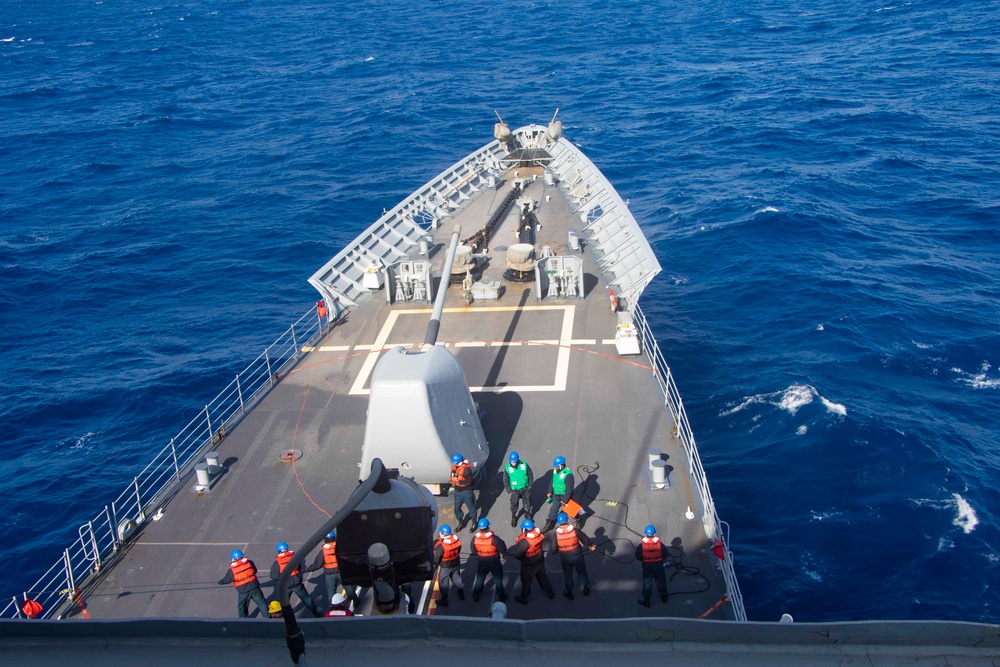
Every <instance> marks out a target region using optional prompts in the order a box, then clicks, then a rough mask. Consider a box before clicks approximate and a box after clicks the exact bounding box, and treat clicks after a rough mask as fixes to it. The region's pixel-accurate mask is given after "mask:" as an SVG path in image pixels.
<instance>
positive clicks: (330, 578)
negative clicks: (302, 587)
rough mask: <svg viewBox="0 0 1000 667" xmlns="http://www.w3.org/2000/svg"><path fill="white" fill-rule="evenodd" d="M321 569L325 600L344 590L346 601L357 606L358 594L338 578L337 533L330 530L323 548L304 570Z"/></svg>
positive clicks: (352, 587) (353, 588)
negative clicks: (324, 583) (324, 586)
mask: <svg viewBox="0 0 1000 667" xmlns="http://www.w3.org/2000/svg"><path fill="white" fill-rule="evenodd" d="M320 568H322V569H323V579H324V581H325V582H326V599H327V600H330V599H332V598H333V596H334V595H336V594H337V593H340V589H341V588H343V589H344V593H346V599H347V600H348V601H349V602H350V603H352V604H354V606H357V604H358V593H357V589H356V588H355V587H354V586H344V581H343V579H341V577H340V564H339V563H337V533H336V531H333V530H331V531H330V532H329V533H327V534H326V537H324V538H323V548H322V549H320V550H319V551H318V552H317V553H316V558H314V559H313V562H312V564H311V565H310V566H309V568H308V569H306V572H315V571H316V570H319V569H320Z"/></svg>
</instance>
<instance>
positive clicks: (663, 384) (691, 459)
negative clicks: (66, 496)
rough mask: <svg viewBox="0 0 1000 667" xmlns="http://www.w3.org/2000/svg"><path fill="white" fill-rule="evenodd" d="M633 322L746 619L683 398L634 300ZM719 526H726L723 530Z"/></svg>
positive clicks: (736, 605) (738, 612)
mask: <svg viewBox="0 0 1000 667" xmlns="http://www.w3.org/2000/svg"><path fill="white" fill-rule="evenodd" d="M632 315H633V323H634V324H635V326H636V328H637V329H638V331H639V335H640V336H641V337H642V338H641V341H642V349H643V351H644V352H645V354H646V357H647V358H648V359H649V361H650V363H651V364H652V366H653V369H654V374H655V376H656V381H657V383H658V384H659V385H660V391H662V392H663V397H664V399H663V400H664V404H665V405H666V407H667V409H668V410H670V414H671V416H672V417H673V419H674V429H675V431H674V433H675V435H676V437H677V439H678V440H679V441H680V444H681V447H682V448H683V449H684V452H685V453H686V454H687V461H688V475H689V476H690V477H691V479H692V481H693V482H694V486H695V488H696V489H697V492H698V496H699V499H700V500H701V505H702V508H703V510H704V516H703V517H702V522H703V523H704V525H705V533H706V535H707V536H708V537H709V539H711V540H721V541H722V543H723V545H724V549H725V556H726V557H725V558H723V559H722V560H721V562H720V565H721V567H722V576H723V578H724V579H725V581H726V592H727V595H728V601H729V603H730V604H731V605H732V608H733V614H734V616H735V618H736V620H738V621H745V620H747V616H746V610H745V609H744V607H743V594H742V593H740V585H739V582H737V581H736V571H735V570H734V569H733V554H732V551H730V549H729V530H728V525H727V524H726V523H725V522H724V521H720V520H719V517H718V515H717V514H716V513H715V502H714V501H713V500H712V492H711V491H710V490H709V488H708V477H707V476H706V475H705V469H704V468H703V467H702V465H701V457H700V456H699V455H698V447H697V446H696V445H695V442H694V433H693V432H692V431H691V424H690V423H689V422H688V418H687V413H686V412H685V411H684V402H683V401H682V400H681V394H680V391H679V390H678V389H677V383H675V382H674V376H673V375H672V374H671V372H670V367H669V366H667V362H666V361H665V360H664V359H663V353H662V352H660V345H659V343H657V342H656V337H655V336H653V332H652V330H651V329H650V327H649V323H648V322H647V321H646V316H645V315H644V314H643V312H642V310H641V309H640V308H639V304H635V309H634V310H633V312H632ZM723 527H725V528H726V530H725V531H723Z"/></svg>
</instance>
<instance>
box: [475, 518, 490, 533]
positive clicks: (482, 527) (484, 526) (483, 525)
mask: <svg viewBox="0 0 1000 667" xmlns="http://www.w3.org/2000/svg"><path fill="white" fill-rule="evenodd" d="M489 527H490V520H489V519H487V518H485V517H483V518H482V519H480V520H479V523H477V524H476V528H478V529H479V530H486V529H487V528H489Z"/></svg>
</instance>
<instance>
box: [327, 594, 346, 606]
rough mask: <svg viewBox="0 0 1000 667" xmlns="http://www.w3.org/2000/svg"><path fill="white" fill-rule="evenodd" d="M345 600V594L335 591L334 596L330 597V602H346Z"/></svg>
mask: <svg viewBox="0 0 1000 667" xmlns="http://www.w3.org/2000/svg"><path fill="white" fill-rule="evenodd" d="M344 602H345V599H344V596H343V595H341V594H340V593H334V594H333V597H332V598H330V604H344Z"/></svg>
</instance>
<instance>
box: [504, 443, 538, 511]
mask: <svg viewBox="0 0 1000 667" xmlns="http://www.w3.org/2000/svg"><path fill="white" fill-rule="evenodd" d="M534 481H535V476H534V475H533V474H532V472H531V466H529V465H528V463H527V461H522V460H520V457H519V456H518V453H517V452H511V453H510V456H509V457H508V463H507V465H505V466H504V467H503V485H504V488H505V489H507V495H509V496H510V525H511V528H513V527H514V526H516V525H517V515H518V509H517V506H518V503H520V504H521V505H522V506H523V507H524V516H525V517H527V518H529V519H530V518H531V484H532V482H534Z"/></svg>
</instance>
